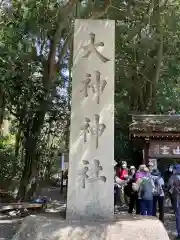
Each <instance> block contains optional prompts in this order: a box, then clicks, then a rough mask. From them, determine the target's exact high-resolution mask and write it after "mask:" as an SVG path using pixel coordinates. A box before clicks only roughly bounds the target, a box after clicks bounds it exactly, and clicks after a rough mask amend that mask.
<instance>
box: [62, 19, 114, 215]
mask: <svg viewBox="0 0 180 240" xmlns="http://www.w3.org/2000/svg"><path fill="white" fill-rule="evenodd" d="M114 52H115V21H113V20H76V21H75V30H74V58H73V75H72V107H71V130H70V154H69V173H68V176H69V178H68V194H67V210H66V217H67V219H112V218H113V215H114V188H113V186H114V169H113V164H114V70H115V67H114V63H115V60H114Z"/></svg>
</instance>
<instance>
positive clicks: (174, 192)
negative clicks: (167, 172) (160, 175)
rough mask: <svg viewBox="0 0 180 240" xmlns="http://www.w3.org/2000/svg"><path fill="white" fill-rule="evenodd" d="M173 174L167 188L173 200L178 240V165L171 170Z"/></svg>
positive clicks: (179, 206)
mask: <svg viewBox="0 0 180 240" xmlns="http://www.w3.org/2000/svg"><path fill="white" fill-rule="evenodd" d="M173 172H174V174H173V175H172V176H171V178H170V179H169V183H168V187H169V192H170V193H171V196H172V199H173V205H174V210H175V216H176V230H177V234H178V235H177V238H176V239H180V164H177V165H175V166H174V168H173Z"/></svg>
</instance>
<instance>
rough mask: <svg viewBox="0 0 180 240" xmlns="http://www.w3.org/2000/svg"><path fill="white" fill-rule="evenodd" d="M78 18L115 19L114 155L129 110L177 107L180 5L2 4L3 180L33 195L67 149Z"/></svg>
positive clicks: (158, 0)
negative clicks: (73, 56) (74, 33)
mask: <svg viewBox="0 0 180 240" xmlns="http://www.w3.org/2000/svg"><path fill="white" fill-rule="evenodd" d="M75 18H84V19H89V18H91V19H115V20H116V69H115V71H116V74H115V81H116V93H115V115H116V119H115V129H116V131H115V157H116V159H120V158H125V159H131V158H132V154H133V149H132V148H131V145H130V144H129V141H128V138H129V136H128V121H129V120H130V119H129V114H131V113H147V114H148V113H152V114H154V113H161V114H167V113H168V112H169V111H170V110H172V109H176V111H177V112H178V110H179V101H180V98H179V90H180V1H179V0H124V1H119V0H96V1H93V0H82V1H80V0H69V1H67V0H51V1H49V0H11V1H3V0H1V1H0V133H1V138H0V183H1V184H2V183H3V182H4V181H5V182H7V181H11V180H12V179H17V180H18V182H19V186H18V195H17V197H18V198H24V197H25V198H26V197H30V196H31V195H32V192H33V191H34V190H35V188H36V180H37V176H39V177H40V178H42V179H46V178H49V177H50V175H51V173H52V172H53V171H54V169H55V168H56V169H57V167H55V166H56V165H57V162H58V159H59V155H60V153H62V152H68V146H69V126H70V111H71V109H70V108H71V105H70V103H71V81H72V79H71V69H72V52H73V24H74V19H75Z"/></svg>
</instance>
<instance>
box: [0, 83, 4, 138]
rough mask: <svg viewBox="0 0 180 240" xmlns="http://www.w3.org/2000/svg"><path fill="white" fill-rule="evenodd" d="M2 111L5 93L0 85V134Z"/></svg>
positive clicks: (0, 130) (0, 131)
mask: <svg viewBox="0 0 180 240" xmlns="http://www.w3.org/2000/svg"><path fill="white" fill-rule="evenodd" d="M4 111H5V95H4V91H3V88H2V87H0V133H1V134H2V125H3V120H4Z"/></svg>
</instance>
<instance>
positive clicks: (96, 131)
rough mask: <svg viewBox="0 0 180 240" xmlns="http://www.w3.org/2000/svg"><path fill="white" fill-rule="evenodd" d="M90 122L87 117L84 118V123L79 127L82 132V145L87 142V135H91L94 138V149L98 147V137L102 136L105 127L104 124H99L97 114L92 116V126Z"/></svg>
mask: <svg viewBox="0 0 180 240" xmlns="http://www.w3.org/2000/svg"><path fill="white" fill-rule="evenodd" d="M90 123H91V120H90V119H89V118H88V117H85V123H84V125H83V126H82V127H81V131H83V135H84V143H85V142H87V135H88V134H89V133H91V134H92V135H93V136H95V138H96V144H95V146H96V148H98V146H99V137H100V136H101V135H102V134H103V132H104V130H105V128H106V125H105V124H104V123H100V116H99V115H98V114H95V115H94V124H92V125H91V124H90Z"/></svg>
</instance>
